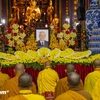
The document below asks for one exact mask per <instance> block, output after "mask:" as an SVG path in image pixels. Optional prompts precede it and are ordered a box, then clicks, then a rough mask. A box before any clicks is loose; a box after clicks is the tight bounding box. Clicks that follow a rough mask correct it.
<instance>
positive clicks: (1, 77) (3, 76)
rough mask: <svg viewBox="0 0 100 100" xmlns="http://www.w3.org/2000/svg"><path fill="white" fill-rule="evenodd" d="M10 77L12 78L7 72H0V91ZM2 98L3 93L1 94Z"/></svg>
mask: <svg viewBox="0 0 100 100" xmlns="http://www.w3.org/2000/svg"><path fill="white" fill-rule="evenodd" d="M9 79H10V77H9V76H8V75H7V74H4V73H2V72H0V91H1V88H2V87H3V85H4V84H5V83H6V82H7V80H9ZM0 100H1V95H0Z"/></svg>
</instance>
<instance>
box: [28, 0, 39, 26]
mask: <svg viewBox="0 0 100 100" xmlns="http://www.w3.org/2000/svg"><path fill="white" fill-rule="evenodd" d="M29 4H30V6H29V7H27V10H26V20H27V24H29V23H30V21H31V20H32V19H34V20H35V21H38V19H39V18H40V16H41V12H40V9H39V7H38V6H36V4H37V1H36V0H31V1H30V3H29Z"/></svg>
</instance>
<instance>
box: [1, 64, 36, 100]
mask: <svg viewBox="0 0 100 100" xmlns="http://www.w3.org/2000/svg"><path fill="white" fill-rule="evenodd" d="M14 71H15V74H16V76H15V77H13V78H11V79H10V80H8V81H7V82H6V83H5V85H4V86H3V88H2V89H3V91H9V92H7V93H6V94H5V95H2V100H7V99H8V98H9V97H11V96H15V95H17V94H19V90H20V89H19V87H18V78H19V76H20V75H21V74H22V73H23V72H25V69H24V65H23V64H17V65H16V66H15V70H14ZM32 92H33V93H36V86H35V84H34V83H33V84H32Z"/></svg>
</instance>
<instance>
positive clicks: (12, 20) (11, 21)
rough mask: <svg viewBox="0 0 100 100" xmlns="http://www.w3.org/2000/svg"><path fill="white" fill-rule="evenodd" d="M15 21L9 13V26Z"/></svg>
mask: <svg viewBox="0 0 100 100" xmlns="http://www.w3.org/2000/svg"><path fill="white" fill-rule="evenodd" d="M15 20H16V18H15V17H13V14H12V13H11V14H10V18H9V25H11V24H13V23H14V21H15Z"/></svg>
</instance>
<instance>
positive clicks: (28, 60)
mask: <svg viewBox="0 0 100 100" xmlns="http://www.w3.org/2000/svg"><path fill="white" fill-rule="evenodd" d="M95 59H100V54H96V55H91V51H90V50H87V51H83V52H75V51H73V49H71V48H67V49H65V50H64V51H61V50H60V49H58V48H55V49H53V50H50V49H48V48H40V49H38V50H37V51H32V50H28V51H27V52H26V53H25V52H23V51H16V52H15V53H14V55H13V54H7V53H3V52H0V62H1V64H2V66H3V67H6V66H7V67H10V66H12V65H15V64H17V63H24V64H25V65H26V67H31V66H33V67H37V68H39V69H41V68H43V67H42V65H43V64H44V62H46V61H48V60H49V61H51V62H52V64H67V63H78V64H91V63H92V62H93V61H94V60H95Z"/></svg>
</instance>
